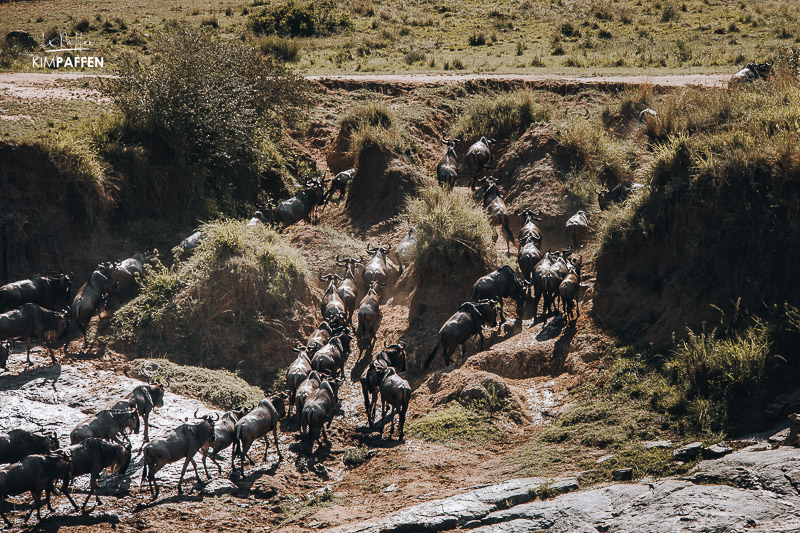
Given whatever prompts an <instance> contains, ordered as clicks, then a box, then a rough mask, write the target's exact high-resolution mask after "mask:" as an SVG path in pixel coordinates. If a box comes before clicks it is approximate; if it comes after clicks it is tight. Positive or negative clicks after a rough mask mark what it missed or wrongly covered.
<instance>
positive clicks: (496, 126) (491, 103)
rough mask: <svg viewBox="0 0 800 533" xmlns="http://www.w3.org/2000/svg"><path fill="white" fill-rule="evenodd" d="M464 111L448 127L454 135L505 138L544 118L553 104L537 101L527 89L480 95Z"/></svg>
mask: <svg viewBox="0 0 800 533" xmlns="http://www.w3.org/2000/svg"><path fill="white" fill-rule="evenodd" d="M465 107H466V109H467V111H466V113H464V114H463V115H461V116H460V117H459V118H458V120H457V121H456V122H455V124H453V126H452V127H451V128H450V136H451V137H453V138H459V137H463V138H464V139H477V138H478V137H480V136H481V135H483V136H486V137H490V138H492V137H494V138H497V139H505V138H508V137H509V136H511V135H513V134H519V133H521V132H522V131H525V130H526V129H528V127H529V126H530V125H531V124H532V123H534V122H547V121H548V120H550V117H551V115H552V107H551V106H550V105H549V104H547V103H540V102H537V101H536V98H535V96H534V95H533V93H532V92H530V91H518V92H513V93H503V94H500V95H499V96H480V97H478V98H475V99H473V100H471V101H470V102H469V104H467V105H466V106H465Z"/></svg>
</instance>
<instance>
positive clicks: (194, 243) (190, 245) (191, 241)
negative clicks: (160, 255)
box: [178, 231, 206, 253]
mask: <svg viewBox="0 0 800 533" xmlns="http://www.w3.org/2000/svg"><path fill="white" fill-rule="evenodd" d="M205 239H206V234H205V232H204V231H195V232H194V233H192V234H191V235H189V236H188V237H186V238H185V239H183V240H182V241H181V243H180V244H179V245H178V248H180V250H181V252H183V253H186V252H190V251H192V250H194V249H195V248H197V247H198V246H200V243H201V242H203V241H204V240H205Z"/></svg>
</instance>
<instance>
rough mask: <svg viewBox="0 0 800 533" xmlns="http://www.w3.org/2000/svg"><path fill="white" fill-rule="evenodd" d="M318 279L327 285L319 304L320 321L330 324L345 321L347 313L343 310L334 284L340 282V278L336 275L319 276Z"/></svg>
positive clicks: (343, 307)
mask: <svg viewBox="0 0 800 533" xmlns="http://www.w3.org/2000/svg"><path fill="white" fill-rule="evenodd" d="M319 279H320V281H324V282H326V283H327V284H328V288H327V289H325V294H323V295H322V301H321V302H320V312H322V319H323V320H325V321H327V322H328V323H331V324H333V323H334V322H339V321H343V322H344V321H346V320H347V311H346V310H345V306H344V301H342V298H341V297H340V296H339V293H338V292H337V291H336V282H337V281H342V278H341V277H340V276H338V275H336V274H325V275H322V274H320V275H319Z"/></svg>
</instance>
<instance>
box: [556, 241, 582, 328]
mask: <svg viewBox="0 0 800 533" xmlns="http://www.w3.org/2000/svg"><path fill="white" fill-rule="evenodd" d="M582 264H583V256H579V257H578V259H577V260H576V261H571V262H570V268H569V271H568V272H567V275H566V276H565V277H564V281H562V282H561V284H560V285H559V286H558V293H559V294H560V296H561V305H562V307H563V309H564V314H565V315H566V316H567V320H571V319H572V310H573V307H574V308H576V309H577V313H576V315H575V319H574V321H577V319H578V318H579V317H580V316H581V307H580V302H579V301H578V292H579V291H580V288H581V266H582ZM574 321H573V322H574Z"/></svg>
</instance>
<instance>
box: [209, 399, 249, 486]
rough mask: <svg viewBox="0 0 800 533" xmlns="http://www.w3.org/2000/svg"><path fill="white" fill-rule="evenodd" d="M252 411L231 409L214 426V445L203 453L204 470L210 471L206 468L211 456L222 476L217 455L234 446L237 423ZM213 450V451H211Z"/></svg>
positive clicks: (240, 408) (244, 408)
mask: <svg viewBox="0 0 800 533" xmlns="http://www.w3.org/2000/svg"><path fill="white" fill-rule="evenodd" d="M248 411H250V409H249V408H247V407H245V406H241V407H237V408H236V409H231V410H230V411H228V412H227V413H225V414H224V415H222V418H221V419H220V421H219V423H217V424H214V443H213V444H210V445H209V446H206V447H205V448H203V449H202V452H203V468H204V469H205V470H206V471H208V467H207V466H206V457H208V456H209V455H210V456H211V460H212V461H214V464H215V465H217V469H218V470H219V473H220V474H222V465H220V464H219V463H218V462H217V454H219V452H221V451H222V450H224V449H225V448H227V447H228V446H230V445H231V444H233V439H234V437H235V431H236V423H237V422H238V421H239V420H241V418H242V417H243V416H244V415H246V414H247V412H248ZM209 450H211V451H209Z"/></svg>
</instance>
